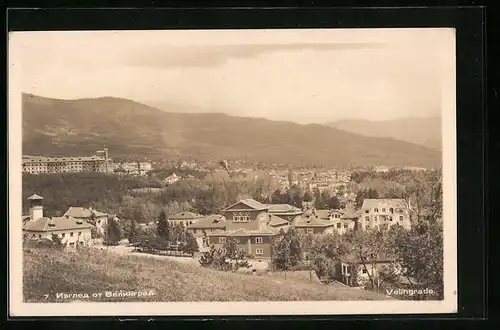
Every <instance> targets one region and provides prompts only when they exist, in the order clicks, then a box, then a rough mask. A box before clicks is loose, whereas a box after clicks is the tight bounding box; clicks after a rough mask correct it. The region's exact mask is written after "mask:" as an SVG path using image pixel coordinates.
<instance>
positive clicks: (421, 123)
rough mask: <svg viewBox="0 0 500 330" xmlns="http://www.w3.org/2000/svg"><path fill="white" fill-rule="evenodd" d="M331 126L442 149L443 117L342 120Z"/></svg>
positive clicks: (365, 134)
mask: <svg viewBox="0 0 500 330" xmlns="http://www.w3.org/2000/svg"><path fill="white" fill-rule="evenodd" d="M329 125H330V126H331V127H334V128H338V129H341V130H344V131H346V132H351V133H355V134H360V135H364V136H373V137H387V138H394V139H397V140H401V141H406V142H410V143H415V144H420V145H423V146H426V147H428V148H433V149H436V150H441V143H442V142H441V136H442V135H441V118H440V117H431V118H408V119H396V120H389V121H380V122H373V121H368V120H340V121H337V122H334V123H329Z"/></svg>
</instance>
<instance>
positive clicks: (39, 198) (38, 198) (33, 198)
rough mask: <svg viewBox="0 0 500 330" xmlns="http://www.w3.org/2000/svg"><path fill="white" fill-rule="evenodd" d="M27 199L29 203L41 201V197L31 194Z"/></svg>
mask: <svg viewBox="0 0 500 330" xmlns="http://www.w3.org/2000/svg"><path fill="white" fill-rule="evenodd" d="M27 199H28V200H30V201H33V200H41V199H43V197H42V196H39V195H37V194H33V195H31V196H30V197H28V198H27Z"/></svg>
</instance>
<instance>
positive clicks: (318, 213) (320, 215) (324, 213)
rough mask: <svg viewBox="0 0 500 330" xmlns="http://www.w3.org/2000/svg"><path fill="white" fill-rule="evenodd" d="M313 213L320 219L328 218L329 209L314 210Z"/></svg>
mask: <svg viewBox="0 0 500 330" xmlns="http://www.w3.org/2000/svg"><path fill="white" fill-rule="evenodd" d="M313 213H315V214H316V216H317V217H318V218H320V219H329V218H330V210H315V211H314V212H313Z"/></svg>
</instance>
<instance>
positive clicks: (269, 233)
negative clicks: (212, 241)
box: [207, 226, 279, 237]
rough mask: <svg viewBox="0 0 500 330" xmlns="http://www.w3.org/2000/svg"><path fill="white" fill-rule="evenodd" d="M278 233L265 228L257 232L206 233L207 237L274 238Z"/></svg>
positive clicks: (273, 229) (244, 230)
mask: <svg viewBox="0 0 500 330" xmlns="http://www.w3.org/2000/svg"><path fill="white" fill-rule="evenodd" d="M278 232H279V230H277V229H275V228H272V227H269V226H265V227H262V228H260V229H257V230H247V229H243V228H239V229H236V230H232V231H226V232H224V233H207V236H226V237H249V236H274V235H276V234H277V233H278Z"/></svg>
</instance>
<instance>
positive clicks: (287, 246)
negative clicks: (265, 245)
mask: <svg viewBox="0 0 500 330" xmlns="http://www.w3.org/2000/svg"><path fill="white" fill-rule="evenodd" d="M271 246H272V251H273V253H272V255H273V259H272V264H273V266H274V267H275V268H277V269H280V270H289V269H291V268H292V267H296V266H297V265H298V264H299V263H300V262H301V261H302V246H301V243H300V238H299V236H298V234H297V232H296V231H295V229H293V228H290V229H289V230H288V231H287V232H286V233H285V232H284V231H283V229H281V230H280V232H279V234H278V235H277V236H276V237H275V238H274V240H273V242H272V245H271Z"/></svg>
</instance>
